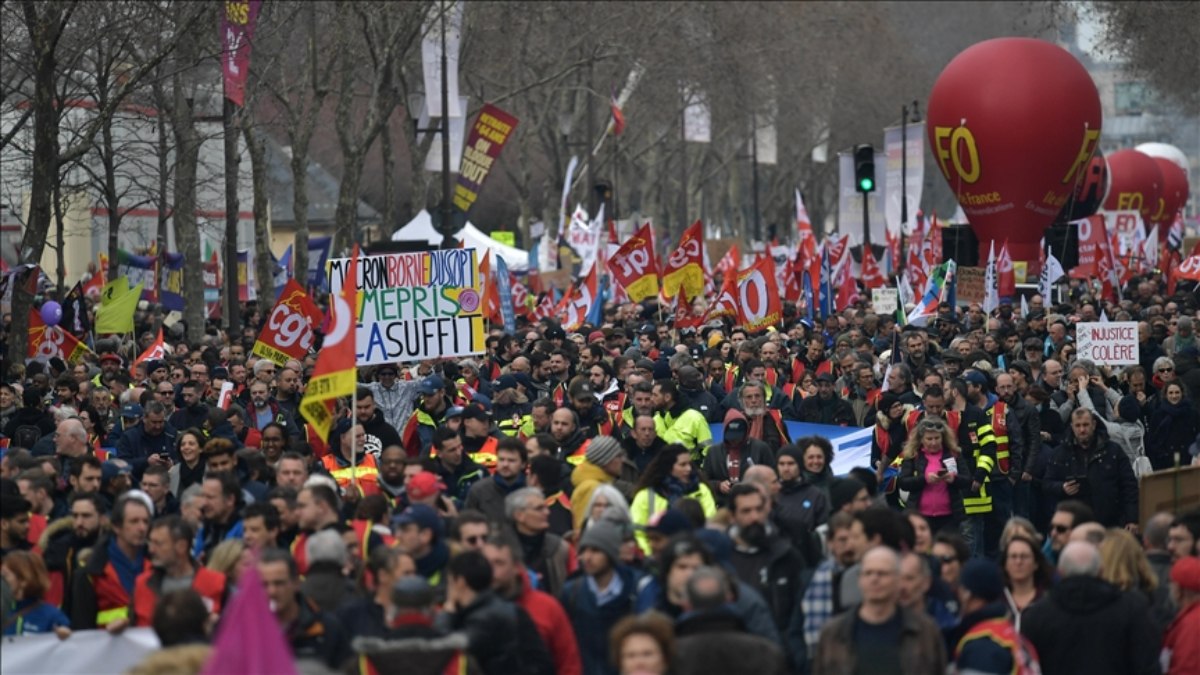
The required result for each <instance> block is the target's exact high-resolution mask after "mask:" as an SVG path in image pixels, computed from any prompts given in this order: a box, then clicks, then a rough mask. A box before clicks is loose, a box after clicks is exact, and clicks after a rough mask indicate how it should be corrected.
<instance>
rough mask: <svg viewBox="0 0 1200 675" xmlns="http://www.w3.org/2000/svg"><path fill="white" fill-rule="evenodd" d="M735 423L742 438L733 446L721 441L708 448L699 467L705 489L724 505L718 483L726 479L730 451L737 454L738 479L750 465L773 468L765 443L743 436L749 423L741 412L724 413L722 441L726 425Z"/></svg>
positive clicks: (727, 477) (772, 455)
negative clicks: (704, 481) (710, 491)
mask: <svg viewBox="0 0 1200 675" xmlns="http://www.w3.org/2000/svg"><path fill="white" fill-rule="evenodd" d="M734 422H738V423H740V425H741V428H742V433H743V436H744V438H743V439H742V440H741V442H739V443H737V444H733V443H730V442H729V441H725V440H722V441H721V442H720V443H717V444H716V445H712V446H709V448H708V454H707V455H706V456H705V458H704V464H703V465H702V466H701V467H700V469H701V471H702V472H703V473H704V478H705V480H706V481H707V482H708V487H709V489H711V490H712V493H713V495H714V496H715V497H716V498H717V501H718V502H720V503H722V504H723V503H724V502H725V499H724V495H722V494H721V483H724V482H725V481H727V480H729V457H730V451H731V450H732V451H735V452H736V453H737V454H738V473H739V476H744V475H746V470H747V469H749V468H750V467H752V466H755V465H760V464H765V465H766V466H775V453H773V452H771V447H770V446H769V445H767V444H766V443H764V442H762V441H760V440H757V439H754V438H750V437H749V436H745V434H746V432H747V431H748V430H749V428H750V423H749V421H748V420H747V419H746V416H745V415H744V414H742V411H740V410H738V409H736V408H733V409H730V410H729V411H728V412H726V413H725V422H724V426H723V431H724V433H723V434H722V438H724V437H725V436H726V435H727V434H728V432H729V425H730V424H731V423H734Z"/></svg>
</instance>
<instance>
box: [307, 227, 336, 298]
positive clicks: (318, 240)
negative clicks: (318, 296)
mask: <svg viewBox="0 0 1200 675" xmlns="http://www.w3.org/2000/svg"><path fill="white" fill-rule="evenodd" d="M332 245H333V237H313V238H311V239H309V240H308V286H309V288H314V289H316V290H319V291H328V290H329V280H328V279H327V278H326V276H325V263H327V262H328V261H329V248H330V247H331V246H332Z"/></svg>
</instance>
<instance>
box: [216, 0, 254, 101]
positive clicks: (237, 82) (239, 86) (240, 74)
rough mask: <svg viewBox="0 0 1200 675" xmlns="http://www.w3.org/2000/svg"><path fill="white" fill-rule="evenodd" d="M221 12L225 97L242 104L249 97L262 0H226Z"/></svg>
mask: <svg viewBox="0 0 1200 675" xmlns="http://www.w3.org/2000/svg"><path fill="white" fill-rule="evenodd" d="M224 4H225V11H224V12H222V14H221V70H222V72H223V73H224V75H225V98H227V99H229V100H230V101H232V102H233V103H235V104H236V105H237V106H238V107H239V108H240V107H242V106H243V105H245V101H246V78H247V77H248V76H249V75H250V43H251V42H252V41H253V40H254V24H255V22H256V21H257V20H258V9H259V7H260V6H261V5H262V0H225V3H224Z"/></svg>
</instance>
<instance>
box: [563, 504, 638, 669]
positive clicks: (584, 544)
mask: <svg viewBox="0 0 1200 675" xmlns="http://www.w3.org/2000/svg"><path fill="white" fill-rule="evenodd" d="M621 534H622V533H621V528H620V527H618V526H617V525H615V524H613V523H610V522H607V521H599V522H597V523H594V524H593V525H592V526H591V527H589V528H588V529H587V530H586V531H584V532H583V534H582V536H580V538H579V567H580V569H581V570H582V571H583V574H581V575H578V576H576V577H574V578H573V579H571V580H570V581H568V582H567V584H566V586H564V587H563V592H562V595H561V596H560V597H559V600H560V601H561V602H562V606H563V609H565V610H566V611H567V616H569V617H570V618H571V626H572V627H573V628H574V629H575V636H576V638H577V639H578V641H579V656H580V659H581V660H582V661H583V672H584V674H585V675H611V674H613V673H616V672H617V671H616V667H615V665H614V664H612V663H609V658H608V657H609V649H608V647H609V645H608V634H609V632H610V631H611V630H612V628H613V626H614V625H616V623H617V622H618V621H620V620H621V619H622V618H624V617H625V616H627V615H629V614H632V613H633V612H634V611H635V609H636V605H637V592H638V589H637V585H638V574H637V572H636V571H635V570H633V569H632V568H630V567H626V566H624V565H621V564H620V560H621Z"/></svg>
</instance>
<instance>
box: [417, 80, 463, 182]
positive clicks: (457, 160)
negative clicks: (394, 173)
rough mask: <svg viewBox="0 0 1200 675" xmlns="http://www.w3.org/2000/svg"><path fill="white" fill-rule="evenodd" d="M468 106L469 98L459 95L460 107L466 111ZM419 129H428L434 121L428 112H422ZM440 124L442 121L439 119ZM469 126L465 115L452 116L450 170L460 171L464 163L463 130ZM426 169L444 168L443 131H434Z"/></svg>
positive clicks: (437, 169) (438, 170)
mask: <svg viewBox="0 0 1200 675" xmlns="http://www.w3.org/2000/svg"><path fill="white" fill-rule="evenodd" d="M467 107H468V99H467V97H466V96H459V97H458V109H459V110H463V111H465V110H466V109H467ZM418 124H419V125H420V126H418V127H417V128H419V129H428V128H429V127H430V125H431V124H432V122H430V120H429V117H428V116H427V114H426V113H421V120H420V121H419V122H418ZM439 124H440V121H439ZM466 128H467V118H466V116H465V115H459V116H458V117H451V118H450V172H451V173H458V168H459V166H460V165H461V164H462V150H463V132H464V131H466ZM425 170H426V171H437V172H440V171H441V170H442V132H441V131H435V132H433V143H431V144H430V145H429V153H428V154H426V155H425Z"/></svg>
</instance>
